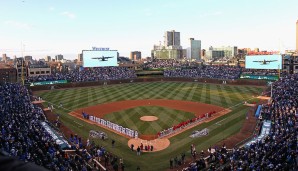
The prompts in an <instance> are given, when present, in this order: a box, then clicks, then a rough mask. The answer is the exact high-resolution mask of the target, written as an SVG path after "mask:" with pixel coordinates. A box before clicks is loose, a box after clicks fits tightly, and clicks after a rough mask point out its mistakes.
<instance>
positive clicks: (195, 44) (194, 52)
mask: <svg viewBox="0 0 298 171" xmlns="http://www.w3.org/2000/svg"><path fill="white" fill-rule="evenodd" d="M189 41H190V42H189V43H190V47H189V48H187V58H188V59H195V60H201V40H195V39H194V38H190V39H189Z"/></svg>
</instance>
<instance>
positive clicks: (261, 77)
mask: <svg viewBox="0 0 298 171" xmlns="http://www.w3.org/2000/svg"><path fill="white" fill-rule="evenodd" d="M240 78H241V79H252V80H275V81H276V80H278V76H277V75H250V74H241V75H240Z"/></svg>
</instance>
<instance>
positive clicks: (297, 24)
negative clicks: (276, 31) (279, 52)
mask: <svg viewBox="0 0 298 171" xmlns="http://www.w3.org/2000/svg"><path fill="white" fill-rule="evenodd" d="M296 51H297V52H298V20H297V21H296Z"/></svg>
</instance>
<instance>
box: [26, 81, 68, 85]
mask: <svg viewBox="0 0 298 171" xmlns="http://www.w3.org/2000/svg"><path fill="white" fill-rule="evenodd" d="M65 83H67V80H54V81H40V82H33V83H30V86H38V85H52V84H65Z"/></svg>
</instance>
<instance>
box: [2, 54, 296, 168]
mask: <svg viewBox="0 0 298 171" xmlns="http://www.w3.org/2000/svg"><path fill="white" fill-rule="evenodd" d="M280 57H281V56H280ZM272 58H274V57H272ZM248 60H249V59H248ZM140 68H141V69H140ZM269 75H270V76H272V77H269ZM248 77H251V78H248ZM260 77H262V79H260ZM254 78H257V79H254ZM272 78H275V80H274V79H272ZM276 78H277V79H276ZM297 80H298V77H297V75H295V74H293V75H289V74H286V73H280V72H279V69H278V68H277V69H274V68H272V69H253V67H252V68H250V67H249V66H246V67H241V66H239V65H238V66H228V65H204V64H202V63H197V62H189V61H183V60H181V61H177V60H172V59H169V60H166V59H163V60H152V61H150V62H148V63H144V64H142V65H139V66H138V69H136V68H131V67H127V66H102V67H84V68H83V67H80V68H77V69H75V70H72V71H68V72H60V73H59V72H57V73H55V74H51V75H39V76H31V77H26V79H25V80H24V85H21V84H15V83H3V84H2V85H1V86H0V87H1V102H2V103H1V110H2V113H3V118H2V119H1V126H2V128H1V129H2V130H1V143H0V145H1V148H2V149H3V150H4V151H6V152H7V153H9V154H10V155H11V156H18V158H19V159H20V160H23V161H26V162H33V163H35V164H37V165H40V166H43V169H49V170H59V169H60V170H61V169H62V170H183V171H192V170H233V169H239V168H243V169H248V170H249V169H252V170H254V169H260V170H274V169H276V170H279V169H285V168H286V170H287V169H288V170H290V169H292V168H294V166H295V161H296V154H295V153H294V152H295V148H296V145H295V144H296V136H295V135H296V132H297V131H296V128H295V126H296V122H295V121H296V116H297V112H296V111H297V110H296V109H297V108H296V105H295V104H296V103H297V101H296V100H297V99H296V96H294V94H296V91H297V89H296V88H295V87H296V86H297V84H296V83H297ZM12 102H17V103H12ZM4 114H6V115H4ZM22 142H25V143H22ZM277 142H278V143H277ZM285 144H287V145H285ZM280 154H283V155H280ZM276 156H279V157H276ZM244 160H245V161H246V162H243V161H244ZM39 169H41V168H39Z"/></svg>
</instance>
